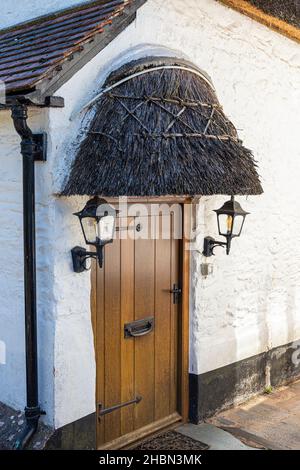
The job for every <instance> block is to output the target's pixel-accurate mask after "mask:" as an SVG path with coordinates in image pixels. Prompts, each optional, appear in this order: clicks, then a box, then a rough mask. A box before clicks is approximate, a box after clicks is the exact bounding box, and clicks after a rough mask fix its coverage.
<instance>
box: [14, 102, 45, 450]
mask: <svg viewBox="0 0 300 470" xmlns="http://www.w3.org/2000/svg"><path fill="white" fill-rule="evenodd" d="M27 117H28V115H27V106H26V105H25V104H21V103H16V104H14V105H13V106H12V119H13V122H14V126H15V129H16V131H17V132H18V134H19V135H20V137H21V154H22V157H23V232H24V295H25V348H26V392H27V402H26V407H25V419H26V425H25V428H24V430H23V432H22V433H21V434H20V436H19V437H18V438H17V440H16V442H15V446H14V447H15V449H18V450H21V449H24V448H25V447H26V445H27V444H28V442H29V441H30V439H31V437H32V436H33V434H34V433H35V432H36V430H37V427H38V421H39V418H40V416H41V414H44V413H43V412H42V411H41V408H40V406H39V396H38V358H37V315H36V251H35V184H34V161H35V159H36V158H35V154H36V153H37V151H38V150H40V149H38V143H37V141H36V136H35V135H34V134H33V133H32V131H31V130H30V129H29V127H28V125H27Z"/></svg>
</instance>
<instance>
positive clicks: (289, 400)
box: [208, 380, 300, 450]
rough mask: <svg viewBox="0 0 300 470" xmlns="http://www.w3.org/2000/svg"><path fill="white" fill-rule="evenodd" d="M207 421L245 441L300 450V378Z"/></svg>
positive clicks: (273, 447)
mask: <svg viewBox="0 0 300 470" xmlns="http://www.w3.org/2000/svg"><path fill="white" fill-rule="evenodd" d="M208 422H209V423H210V424H213V425H215V426H218V427H219V428H222V429H223V430H226V431H228V432H231V433H232V434H234V436H236V437H238V438H239V439H242V440H243V441H244V442H249V441H254V442H256V443H257V444H260V445H262V446H264V447H266V448H268V449H273V450H274V449H275V450H279V449H281V450H299V449H300V380H299V381H297V382H294V383H292V384H289V385H287V386H284V387H280V388H278V389H275V390H274V391H273V392H272V393H270V394H264V395H261V396H259V397H256V398H254V399H251V400H249V401H248V402H246V403H244V404H242V405H239V406H237V407H235V408H232V409H230V410H227V411H223V412H221V413H219V414H218V415H216V416H214V417H213V418H211V419H209V420H208Z"/></svg>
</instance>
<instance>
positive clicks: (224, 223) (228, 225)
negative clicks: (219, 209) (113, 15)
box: [218, 214, 233, 236]
mask: <svg viewBox="0 0 300 470" xmlns="http://www.w3.org/2000/svg"><path fill="white" fill-rule="evenodd" d="M218 225H219V233H220V235H223V236H227V235H231V233H232V227H233V217H232V216H231V215H227V214H218Z"/></svg>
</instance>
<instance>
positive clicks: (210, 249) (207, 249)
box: [202, 237, 227, 257]
mask: <svg viewBox="0 0 300 470" xmlns="http://www.w3.org/2000/svg"><path fill="white" fill-rule="evenodd" d="M217 246H222V247H223V248H224V247H225V246H227V243H226V242H220V241H217V240H215V239H214V238H212V237H205V238H204V246H203V252H202V254H203V255H204V256H206V257H209V256H213V255H214V249H215V248H216V247H217Z"/></svg>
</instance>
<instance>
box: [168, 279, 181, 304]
mask: <svg viewBox="0 0 300 470" xmlns="http://www.w3.org/2000/svg"><path fill="white" fill-rule="evenodd" d="M181 292H182V291H181V289H180V287H178V286H177V285H176V284H173V289H171V290H170V294H173V304H179V300H180V297H181Z"/></svg>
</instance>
